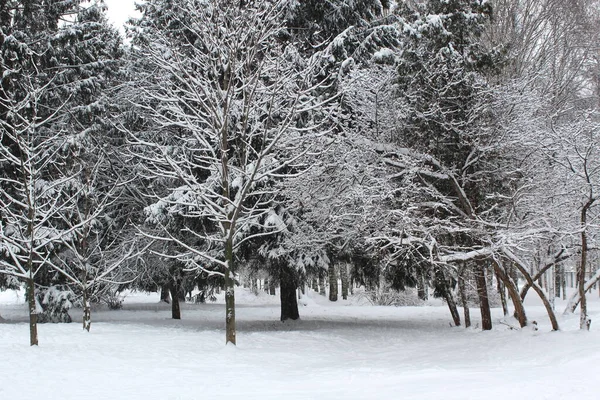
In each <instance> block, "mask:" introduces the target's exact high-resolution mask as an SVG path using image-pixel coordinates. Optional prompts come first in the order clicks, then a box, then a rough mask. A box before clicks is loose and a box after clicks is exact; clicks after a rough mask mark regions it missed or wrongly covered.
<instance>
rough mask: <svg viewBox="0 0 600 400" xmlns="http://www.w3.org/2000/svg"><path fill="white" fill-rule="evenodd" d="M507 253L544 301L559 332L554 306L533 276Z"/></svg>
mask: <svg viewBox="0 0 600 400" xmlns="http://www.w3.org/2000/svg"><path fill="white" fill-rule="evenodd" d="M505 253H507V255H508V256H509V257H510V258H511V259H512V260H513V261H515V262H514V265H515V267H517V269H518V270H519V272H521V275H523V277H524V278H525V280H526V281H527V283H528V284H529V286H531V287H532V288H533V290H535V292H536V293H537V294H538V296H539V297H540V299H541V300H542V303H543V304H544V307H545V308H546V312H547V313H548V318H550V323H551V324H552V330H553V331H557V330H559V327H558V321H557V320H556V315H555V314H554V310H553V309H552V305H551V304H550V302H549V301H548V298H547V297H546V295H545V294H544V291H543V290H542V288H540V287H539V286H538V285H537V284H536V283H535V282H534V281H533V279H532V277H531V275H530V274H529V272H527V270H526V269H525V268H524V267H523V265H521V264H520V263H519V262H518V261H517V258H516V257H515V256H514V255H512V254H510V252H508V251H506V250H505Z"/></svg>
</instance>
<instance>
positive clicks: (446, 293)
mask: <svg viewBox="0 0 600 400" xmlns="http://www.w3.org/2000/svg"><path fill="white" fill-rule="evenodd" d="M444 299H446V303H447V304H448V309H449V310H450V314H451V315H452V319H453V320H454V325H456V326H460V314H459V313H458V308H457V307H456V301H454V296H452V292H451V291H450V288H446V290H445V291H444Z"/></svg>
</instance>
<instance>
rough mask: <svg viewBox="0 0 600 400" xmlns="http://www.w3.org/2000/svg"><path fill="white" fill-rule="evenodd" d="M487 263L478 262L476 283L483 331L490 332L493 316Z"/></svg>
mask: <svg viewBox="0 0 600 400" xmlns="http://www.w3.org/2000/svg"><path fill="white" fill-rule="evenodd" d="M484 263H485V261H478V262H477V266H476V268H475V281H476V283H477V295H478V296H479V308H480V310H481V329H483V330H484V331H489V330H491V329H492V314H491V311H490V302H489V299H488V292H487V284H486V281H485V265H484Z"/></svg>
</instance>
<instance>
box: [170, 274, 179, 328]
mask: <svg viewBox="0 0 600 400" xmlns="http://www.w3.org/2000/svg"><path fill="white" fill-rule="evenodd" d="M169 292H170V293H171V318H173V319H181V308H180V307H179V285H178V284H177V283H176V282H171V285H170V286H169Z"/></svg>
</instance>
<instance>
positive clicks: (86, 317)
mask: <svg viewBox="0 0 600 400" xmlns="http://www.w3.org/2000/svg"><path fill="white" fill-rule="evenodd" d="M91 327H92V309H91V307H90V298H89V295H88V288H87V287H84V288H83V329H85V330H86V331H88V332H89V331H90V329H91Z"/></svg>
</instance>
